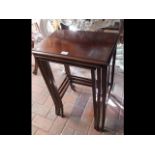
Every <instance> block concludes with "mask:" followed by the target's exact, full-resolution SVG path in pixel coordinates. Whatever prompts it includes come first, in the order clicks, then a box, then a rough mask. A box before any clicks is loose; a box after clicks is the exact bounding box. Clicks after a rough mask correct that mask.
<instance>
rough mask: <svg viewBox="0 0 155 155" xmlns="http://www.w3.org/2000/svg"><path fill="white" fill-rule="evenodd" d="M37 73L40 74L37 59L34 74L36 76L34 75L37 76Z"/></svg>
mask: <svg viewBox="0 0 155 155" xmlns="http://www.w3.org/2000/svg"><path fill="white" fill-rule="evenodd" d="M37 72H38V63H37V61H36V59H35V64H34V70H33V74H34V75H37Z"/></svg>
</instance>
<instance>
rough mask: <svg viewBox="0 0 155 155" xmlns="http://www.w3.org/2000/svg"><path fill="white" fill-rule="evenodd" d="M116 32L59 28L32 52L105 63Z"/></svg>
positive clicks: (116, 35) (111, 48) (114, 43)
mask: <svg viewBox="0 0 155 155" xmlns="http://www.w3.org/2000/svg"><path fill="white" fill-rule="evenodd" d="M117 38H118V34H115V33H105V32H90V31H70V30H59V31H55V32H54V33H52V34H51V35H50V36H49V37H47V38H45V39H44V40H42V41H41V42H40V44H39V45H38V46H37V47H36V48H35V49H33V53H35V52H37V53H40V54H48V56H51V57H54V56H55V57H60V58H62V59H63V58H64V59H65V58H67V59H71V60H75V61H81V62H89V63H91V62H92V63H95V64H107V63H108V62H109V60H110V58H111V55H112V52H113V48H114V47H115V45H116V41H117Z"/></svg>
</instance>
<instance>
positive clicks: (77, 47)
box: [33, 30, 118, 131]
mask: <svg viewBox="0 0 155 155" xmlns="http://www.w3.org/2000/svg"><path fill="white" fill-rule="evenodd" d="M117 39H118V34H115V33H105V32H88V31H77V32H73V31H70V30H59V31H56V32H54V33H53V34H52V35H51V36H49V37H47V38H45V39H44V40H43V41H42V42H41V43H40V44H39V45H38V47H37V48H35V49H33V54H34V57H35V59H36V61H37V63H38V65H39V68H40V70H41V73H42V75H43V78H44V80H45V82H46V85H47V87H48V90H49V92H50V94H51V97H52V98H53V101H54V105H55V112H56V115H60V116H62V117H63V104H62V101H61V99H62V97H63V95H64V94H65V92H66V90H67V88H68V86H69V85H70V86H71V88H73V89H74V85H73V84H74V83H76V84H81V85H85V86H90V87H92V94H93V108H94V127H95V129H96V130H98V131H104V122H105V110H106V104H105V102H106V97H107V96H108V94H109V93H110V91H111V89H112V85H113V79H114V66H115V56H116V44H117ZM50 61H51V62H56V63H61V64H64V67H65V71H66V77H65V79H64V81H63V82H62V84H61V85H60V87H59V88H57V87H56V85H55V82H54V77H53V73H52V70H51V68H50V65H49V62H50ZM110 62H112V66H110V64H111V63H110ZM70 66H77V67H81V68H87V69H90V72H91V79H88V78H82V77H78V76H73V75H71V72H70Z"/></svg>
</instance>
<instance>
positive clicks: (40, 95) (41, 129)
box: [32, 60, 124, 135]
mask: <svg viewBox="0 0 155 155" xmlns="http://www.w3.org/2000/svg"><path fill="white" fill-rule="evenodd" d="M32 62H34V60H32ZM33 67H34V65H33V63H32V70H33ZM51 68H52V70H53V72H54V75H55V82H56V84H57V85H59V84H60V83H61V81H62V80H63V78H64V75H65V73H64V68H63V66H62V65H60V64H55V63H51ZM71 72H72V74H76V75H78V76H84V77H90V73H89V71H88V70H81V69H77V68H75V67H73V68H71ZM115 78H116V81H117V82H118V83H119V81H120V79H121V78H119V74H118V75H116V76H115ZM121 80H123V79H121ZM120 83H121V81H120ZM121 87H123V86H121ZM121 91H122V89H121V88H119V87H118V88H117V90H116V92H117V93H121ZM62 101H63V105H64V115H65V117H64V118H61V117H58V116H56V115H55V110H54V104H53V101H52V98H51V96H50V95H49V92H48V90H47V87H46V85H45V82H44V80H43V78H42V75H41V73H40V71H39V72H38V75H33V74H32V134H33V135H114V134H123V126H124V109H123V108H122V107H121V106H119V107H118V106H116V105H115V104H114V102H112V100H109V101H108V102H107V110H106V121H105V128H106V129H107V131H106V132H98V131H96V130H95V129H94V126H93V121H94V120H93V102H92V91H91V88H90V87H86V86H81V85H76V91H73V90H72V89H71V88H70V87H69V88H68V90H67V92H66V93H65V95H64V97H63V99H62Z"/></svg>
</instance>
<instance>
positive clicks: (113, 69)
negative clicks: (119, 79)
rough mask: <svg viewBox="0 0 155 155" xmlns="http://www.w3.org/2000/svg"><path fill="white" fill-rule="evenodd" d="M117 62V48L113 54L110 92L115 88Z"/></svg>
mask: <svg viewBox="0 0 155 155" xmlns="http://www.w3.org/2000/svg"><path fill="white" fill-rule="evenodd" d="M115 60H116V47H115V49H114V54H113V59H112V71H111V79H110V91H109V93H110V92H111V89H112V87H113V83H114V73H115Z"/></svg>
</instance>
